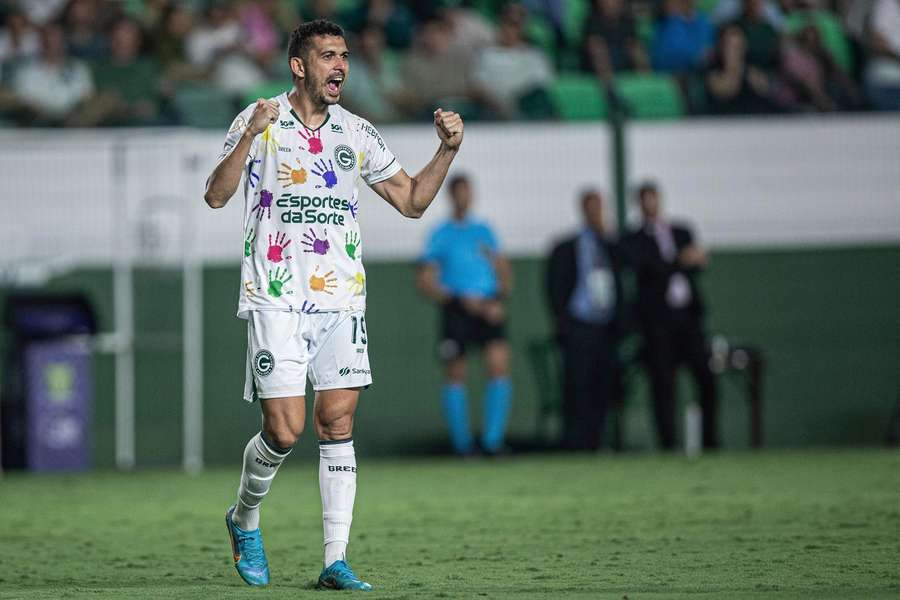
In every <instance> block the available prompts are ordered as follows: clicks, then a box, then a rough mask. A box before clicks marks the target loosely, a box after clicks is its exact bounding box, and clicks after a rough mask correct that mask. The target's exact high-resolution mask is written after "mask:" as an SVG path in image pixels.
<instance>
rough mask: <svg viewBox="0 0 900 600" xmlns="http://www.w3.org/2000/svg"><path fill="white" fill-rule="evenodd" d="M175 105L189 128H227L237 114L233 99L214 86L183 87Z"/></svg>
mask: <svg viewBox="0 0 900 600" xmlns="http://www.w3.org/2000/svg"><path fill="white" fill-rule="evenodd" d="M174 104H175V110H176V111H177V113H178V116H179V117H180V119H181V123H182V124H183V125H187V126H189V127H209V128H213V127H214V128H218V129H222V128H227V127H228V124H229V123H231V121H232V120H233V119H234V116H235V114H236V111H235V107H234V103H233V102H232V101H231V98H229V97H228V96H227V95H226V94H224V93H223V92H221V91H219V90H218V89H216V88H214V87H212V86H195V85H191V86H185V87H181V88H179V89H178V90H177V91H176V92H175V98H174ZM242 108H243V107H242Z"/></svg>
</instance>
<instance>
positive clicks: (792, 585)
mask: <svg viewBox="0 0 900 600" xmlns="http://www.w3.org/2000/svg"><path fill="white" fill-rule="evenodd" d="M238 475H239V474H238V471H237V465H235V468H234V469H229V470H210V471H207V472H206V473H204V474H203V475H200V476H196V477H189V476H186V475H182V474H180V473H176V472H161V471H144V472H138V473H135V474H127V475H120V474H115V473H96V474H89V475H84V476H23V475H6V476H5V477H3V478H2V479H0V542H2V543H0V598H29V599H30V598H54V599H55V598H97V599H99V598H116V599H120V598H191V599H202V598H214V599H216V600H224V599H227V598H303V597H316V598H322V597H325V596H327V595H328V594H334V593H335V592H326V591H317V590H315V589H314V587H313V584H314V581H315V578H316V576H317V575H318V572H319V570H320V569H321V540H322V537H321V536H322V530H321V520H320V519H321V513H320V505H319V497H318V484H317V463H316V462H315V461H314V460H312V459H311V457H301V456H293V457H292V458H291V464H289V465H286V466H285V468H284V469H282V471H281V473H280V474H279V477H278V479H277V481H276V482H275V484H274V486H273V488H272V491H271V492H270V494H269V497H268V499H267V500H266V503H265V504H264V506H263V514H262V519H263V535H264V538H265V541H266V547H267V551H268V555H269V561H270V564H271V569H272V584H271V585H270V586H269V587H268V588H266V589H250V588H247V587H246V586H244V584H243V583H242V582H241V581H240V579H239V578H238V576H237V574H236V573H235V572H234V569H233V567H232V565H231V559H230V550H229V545H228V542H227V539H226V533H225V526H224V513H225V509H226V508H227V506H228V504H229V503H230V502H231V501H232V498H233V495H234V490H235V487H236V485H237V479H238ZM350 560H351V564H353V566H354V568H355V569H356V570H357V572H358V573H360V574H361V575H362V576H364V577H365V578H366V579H368V580H369V581H370V582H372V583H373V584H374V585H375V587H376V591H375V592H374V593H372V594H370V595H369V596H367V597H371V598H392V599H402V598H505V597H507V598H585V599H586V598H610V599H623V598H626V597H627V598H628V599H629V600H640V599H643V598H653V599H662V598H666V599H668V598H723V599H733V598H778V599H787V598H816V599H826V598H834V599H838V598H840V599H842V600H845V599H850V598H865V599H870V598H900V453H897V452H889V451H876V450H870V451H862V450H858V451H857V450H853V451H806V452H764V453H759V454H750V453H741V454H727V453H726V454H721V455H716V456H706V457H703V458H700V459H698V460H694V461H688V460H686V459H684V458H681V457H677V456H668V457H666V456H651V455H633V456H621V457H619V456H609V455H604V456H600V457H595V456H583V455H575V456H563V455H556V456H532V457H516V458H507V459H500V460H493V461H487V460H484V461H480V460H473V461H465V462H463V461H456V460H450V459H423V460H410V461H400V462H397V461H390V462H389V461H381V460H378V461H376V460H365V459H362V460H360V471H359V492H358V494H357V506H356V513H355V521H354V524H353V532H352V539H351V544H350ZM314 595H315V596H314Z"/></svg>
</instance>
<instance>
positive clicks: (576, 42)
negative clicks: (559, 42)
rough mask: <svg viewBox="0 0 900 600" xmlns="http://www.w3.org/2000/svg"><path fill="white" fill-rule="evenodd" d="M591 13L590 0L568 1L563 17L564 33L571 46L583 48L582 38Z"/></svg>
mask: <svg viewBox="0 0 900 600" xmlns="http://www.w3.org/2000/svg"><path fill="white" fill-rule="evenodd" d="M590 11H591V6H590V1H589V0H567V1H566V8H565V13H564V15H563V33H564V34H565V36H566V41H567V42H568V44H569V46H571V47H573V48H578V47H580V46H581V37H582V35H583V34H584V24H585V22H586V21H587V18H588V14H589V13H590Z"/></svg>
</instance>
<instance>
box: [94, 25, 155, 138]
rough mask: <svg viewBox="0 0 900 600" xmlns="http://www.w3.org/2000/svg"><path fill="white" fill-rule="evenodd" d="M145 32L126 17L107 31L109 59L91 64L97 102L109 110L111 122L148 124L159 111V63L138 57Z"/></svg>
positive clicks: (106, 121)
mask: <svg viewBox="0 0 900 600" xmlns="http://www.w3.org/2000/svg"><path fill="white" fill-rule="evenodd" d="M143 43H144V34H143V32H142V31H141V28H140V26H139V25H138V23H137V22H136V21H134V20H132V19H129V18H122V19H119V20H118V21H116V22H115V23H114V24H113V26H112V28H111V29H110V32H109V58H108V59H107V60H105V61H103V62H100V63H98V64H97V65H96V66H95V67H94V81H95V82H96V84H97V89H98V91H99V92H100V98H99V99H98V101H100V102H102V103H103V104H104V105H105V107H106V108H107V110H108V114H107V115H106V117H105V119H104V121H105V123H107V124H110V125H150V124H153V123H154V122H155V121H156V118H157V116H158V114H159V81H160V67H159V64H158V63H156V62H155V61H154V60H152V59H150V58H145V57H143V56H141V50H142V47H143Z"/></svg>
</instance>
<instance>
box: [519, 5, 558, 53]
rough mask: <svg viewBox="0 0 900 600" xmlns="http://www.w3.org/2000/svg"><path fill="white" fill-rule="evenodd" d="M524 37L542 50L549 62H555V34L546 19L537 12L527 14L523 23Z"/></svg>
mask: <svg viewBox="0 0 900 600" xmlns="http://www.w3.org/2000/svg"><path fill="white" fill-rule="evenodd" d="M525 37H526V38H528V40H530V41H531V42H532V43H533V44H534V45H535V46H537V47H538V48H540V49H541V50H543V51H544V54H546V55H547V59H548V60H549V61H550V63H551V64H554V65H555V64H556V47H557V43H556V34H555V33H554V32H553V25H551V24H550V22H549V21H547V19H545V18H544V17H542V16H541V15H537V14H532V15H531V16H529V17H528V22H526V23H525Z"/></svg>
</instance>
